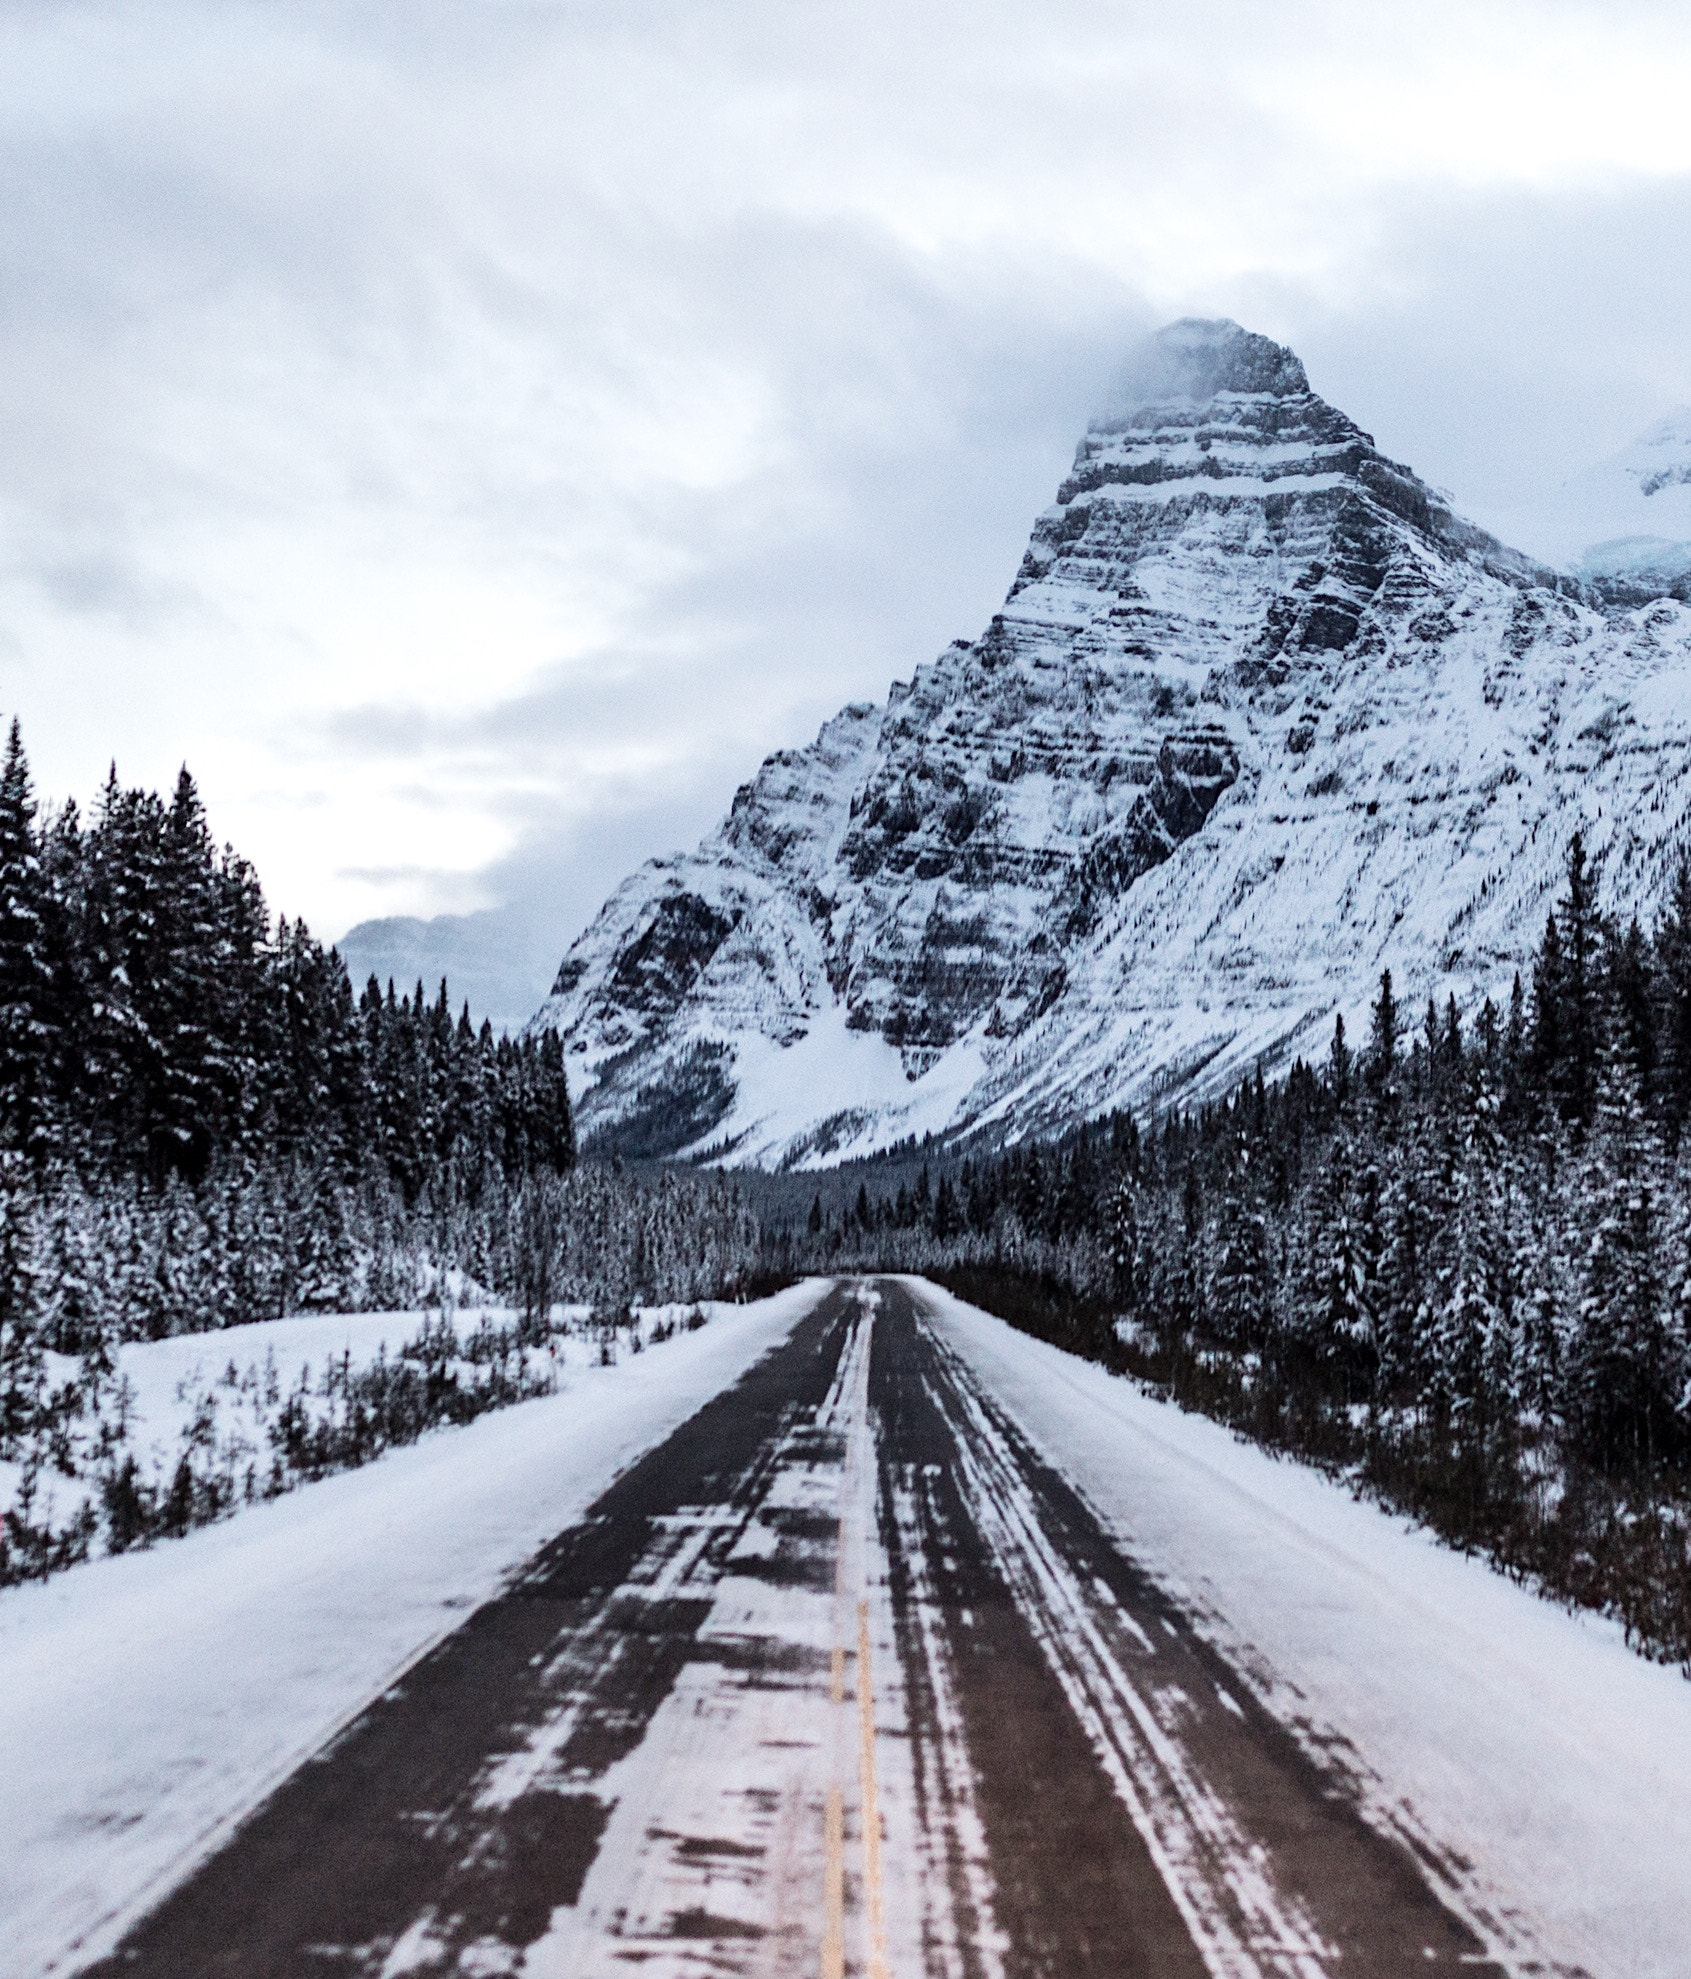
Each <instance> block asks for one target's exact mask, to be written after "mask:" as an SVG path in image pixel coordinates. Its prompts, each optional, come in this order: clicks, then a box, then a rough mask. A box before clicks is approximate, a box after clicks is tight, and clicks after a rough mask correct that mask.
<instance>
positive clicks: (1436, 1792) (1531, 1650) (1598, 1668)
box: [908, 1280, 1691, 1979]
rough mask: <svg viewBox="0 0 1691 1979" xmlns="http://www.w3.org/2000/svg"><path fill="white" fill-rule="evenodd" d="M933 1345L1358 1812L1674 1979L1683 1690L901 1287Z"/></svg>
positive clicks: (1607, 1640) (1343, 1504) (1619, 1962)
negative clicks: (932, 1320) (925, 1322)
mask: <svg viewBox="0 0 1691 1979" xmlns="http://www.w3.org/2000/svg"><path fill="white" fill-rule="evenodd" d="M908 1282H910V1283H911V1284H912V1286H913V1288H916V1289H918V1292H919V1296H920V1297H921V1298H922V1299H923V1301H924V1302H925V1303H926V1304H927V1305H928V1307H929V1308H930V1310H933V1311H935V1312H937V1313H939V1314H941V1315H943V1319H944V1332H945V1337H946V1338H947V1339H948V1340H949V1341H950V1342H951V1343H952V1344H953V1346H954V1347H955V1348H956V1349H957V1350H958V1351H959V1352H960V1353H961V1355H962V1356H963V1358H964V1359H965V1361H966V1362H967V1363H968V1365H969V1366H970V1367H971V1368H972V1369H973V1370H974V1371H975V1373H976V1375H977V1376H978V1378H979V1379H980V1380H981V1381H982V1383H983V1385H984V1386H985V1387H986V1388H987V1390H988V1391H989V1392H990V1393H991V1394H993V1395H994V1396H995V1397H996V1398H997V1399H998V1400H999V1401H1000V1402H1001V1404H1002V1405H1003V1406H1004V1407H1005V1408H1006V1409H1007V1410H1008V1411H1009V1413H1010V1414H1011V1415H1012V1417H1013V1418H1014V1419H1015V1420H1016V1421H1017V1422H1018V1424H1019V1425H1020V1427H1021V1428H1022V1429H1023V1430H1024V1432H1025V1433H1026V1434H1027V1435H1028V1436H1029V1437H1030V1438H1031V1439H1032V1440H1033V1442H1034V1443H1035V1444H1036V1445H1037V1446H1038V1447H1039V1448H1040V1449H1041V1450H1043V1451H1044V1452H1045V1454H1046V1455H1047V1456H1048V1457H1049V1458H1050V1459H1051V1460H1052V1461H1053V1462H1054V1463H1055V1464H1056V1465H1057V1466H1058V1467H1059V1469H1061V1470H1062V1471H1063V1472H1064V1473H1065V1474H1066V1475H1067V1476H1068V1477H1069V1478H1070V1479H1071V1481H1072V1482H1073V1483H1075V1484H1076V1485H1077V1486H1078V1487H1079V1488H1080V1490H1081V1491H1082V1492H1083V1493H1084V1495H1085V1496H1086V1498H1087V1499H1088V1500H1089V1501H1090V1503H1091V1504H1092V1505H1093V1507H1094V1508H1095V1509H1096V1511H1097V1512H1098V1513H1099V1515H1100V1516H1101V1517H1102V1518H1103V1519H1104V1520H1105V1521H1106V1523H1107V1524H1108V1525H1109V1526H1110V1528H1111V1529H1112V1530H1113V1532H1114V1534H1115V1535H1116V1537H1117V1539H1118V1540H1119V1542H1120V1544H1121V1546H1122V1548H1123V1550H1124V1551H1125V1552H1127V1553H1129V1554H1130V1555H1132V1556H1133V1557H1134V1559H1136V1560H1137V1561H1138V1562H1139V1564H1140V1565H1141V1566H1143V1567H1144V1568H1145V1569H1146V1571H1147V1572H1149V1573H1150V1574H1151V1575H1152V1577H1153V1578H1154V1579H1156V1580H1157V1581H1158V1582H1159V1583H1160V1584H1161V1585H1162V1586H1163V1588H1164V1589H1165V1590H1166V1591H1167V1592H1168V1593H1169V1595H1170V1596H1171V1597H1172V1598H1173V1599H1175V1600H1176V1601H1178V1602H1179V1603H1180V1605H1181V1606H1182V1607H1184V1608H1185V1609H1186V1610H1187V1611H1188V1612H1190V1613H1191V1614H1192V1615H1193V1616H1194V1617H1195V1618H1196V1619H1197V1621H1198V1623H1199V1625H1200V1626H1201V1627H1202V1628H1203V1629H1204V1630H1205V1632H1206V1633H1207V1634H1209V1635H1210V1637H1211V1639H1212V1640H1213V1641H1214V1642H1215V1643H1216V1645H1217V1647H1218V1648H1220V1649H1221V1650H1222V1651H1223V1652H1224V1653H1225V1654H1227V1655H1228V1656H1229V1657H1230V1658H1231V1659H1232V1660H1234V1661H1235V1662H1236V1664H1237V1665H1238V1666H1239V1667H1241V1668H1243V1669H1246V1670H1249V1671H1250V1672H1252V1674H1253V1677H1254V1680H1255V1681H1256V1684H1257V1687H1258V1690H1259V1694H1260V1695H1261V1697H1262V1699H1263V1702H1264V1703H1265V1704H1266V1705H1267V1706H1268V1707H1269V1708H1270V1709H1271V1710H1272V1711H1274V1712H1275V1714H1276V1715H1277V1716H1279V1717H1280V1718H1281V1719H1282V1720H1283V1721H1285V1722H1287V1723H1289V1724H1291V1725H1292V1726H1293V1727H1294V1729H1296V1730H1297V1731H1298V1732H1299V1733H1300V1736H1301V1737H1302V1738H1303V1739H1304V1741H1305V1743H1306V1744H1307V1745H1308V1746H1309V1747H1310V1748H1311V1750H1314V1751H1318V1752H1319V1755H1320V1757H1321V1759H1322V1762H1323V1763H1324V1764H1327V1765H1329V1766H1331V1765H1334V1764H1337V1765H1338V1766H1340V1767H1341V1768H1343V1769H1344V1770H1345V1771H1347V1772H1348V1773H1350V1774H1351V1776H1352V1778H1353V1779H1354V1782H1355V1784H1356V1787H1357V1789H1358V1792H1359V1795H1360V1797H1361V1799H1362V1802H1363V1804H1364V1807H1365V1808H1366V1810H1367V1811H1368V1812H1369V1813H1370V1815H1371V1816H1372V1817H1373V1818H1374V1819H1375V1820H1376V1821H1381V1822H1390V1823H1393V1824H1395V1825H1399V1826H1400V1827H1401V1828H1402V1829H1403V1830H1405V1831H1407V1832H1410V1833H1413V1834H1415V1835H1417V1836H1418V1837H1419V1838H1421V1839H1424V1840H1431V1841H1432V1842H1433V1843H1435V1844H1436V1845H1438V1846H1439V1847H1440V1849H1441V1850H1442V1851H1443V1852H1444V1853H1445V1854H1446V1856H1447V1859H1449V1858H1463V1859H1465V1862H1466V1864H1467V1865H1470V1866H1468V1867H1466V1868H1462V1867H1460V1866H1458V1865H1455V1864H1454V1863H1453V1867H1455V1868H1456V1872H1457V1873H1458V1874H1459V1876H1460V1879H1461V1881H1462V1882H1463V1883H1464V1884H1465V1885H1466V1887H1467V1888H1468V1890H1469V1891H1470V1893H1471V1894H1472V1895H1473V1896H1474V1898H1475V1900H1476V1901H1477V1902H1478V1903H1480V1904H1483V1905H1484V1906H1485V1907H1487V1908H1488V1909H1490V1910H1492V1911H1493V1913H1494V1914H1496V1913H1502V1914H1503V1915H1505V1916H1507V1915H1509V1914H1510V1913H1512V1912H1513V1913H1516V1914H1518V1915H1520V1916H1521V1917H1522V1918H1524V1919H1525V1920H1529V1921H1530V1925H1531V1927H1532V1934H1533V1936H1534V1937H1535V1938H1536V1940H1537V1942H1538V1944H1539V1945H1540V1947H1541V1948H1542V1949H1543V1950H1544V1951H1545V1952H1547V1953H1549V1954H1550V1955H1552V1956H1553V1957H1555V1958H1557V1959H1558V1960H1561V1961H1565V1962H1567V1963H1569V1964H1574V1965H1578V1966H1581V1967H1583V1968H1585V1969H1586V1970H1587V1971H1589V1972H1590V1973H1592V1974H1594V1975H1598V1979H1606V1975H1611V1974H1613V1975H1616V1979H1619V1975H1622V1974H1624V1975H1627V1979H1643V1975H1653V1976H1654V1975H1659V1979H1679V1975H1682V1974H1683V1973H1684V1972H1685V1971H1686V1969H1687V1957H1688V1945H1691V1932H1688V1927H1687V1924H1686V1918H1687V1916H1688V1915H1691V1683H1687V1682H1686V1681H1685V1680H1684V1679H1683V1678H1682V1677H1681V1676H1680V1675H1679V1674H1678V1673H1677V1672H1676V1671H1673V1670H1669V1669H1664V1668H1661V1667H1660V1666H1658V1665H1654V1664H1650V1663H1646V1662H1644V1661H1643V1660H1642V1659H1640V1658H1639V1657H1637V1656H1635V1655H1634V1654H1632V1652H1631V1651H1629V1650H1628V1649H1627V1648H1626V1646H1625V1644H1624V1642H1623V1641H1622V1639H1621V1636H1620V1632H1619V1630H1618V1629H1616V1628H1615V1627H1614V1626H1612V1625H1611V1624H1608V1623H1605V1622H1602V1621H1599V1620H1596V1619H1593V1618H1591V1617H1589V1616H1583V1615H1570V1614H1568V1613H1565V1612H1564V1611H1563V1610H1561V1609H1559V1608H1556V1607H1554V1606H1553V1605H1551V1604H1550V1603H1548V1602H1545V1601H1543V1600H1540V1599H1539V1598H1538V1597H1536V1596H1535V1595H1533V1594H1531V1593H1528V1592H1527V1591H1525V1590H1524V1589H1522V1588H1520V1587H1517V1586H1515V1585H1514V1584H1513V1583H1511V1582H1509V1581H1508V1580H1506V1579H1504V1578H1503V1577H1502V1576H1501V1575H1499V1574H1497V1573H1495V1572H1493V1571H1492V1570H1491V1569H1490V1568H1488V1567H1486V1566H1485V1565H1484V1564H1483V1563H1481V1562H1479V1561H1477V1560H1473V1559H1468V1558H1464V1557H1462V1556H1460V1555H1458V1554H1455V1553H1452V1552H1450V1551H1449V1550H1447V1549H1446V1548H1444V1547H1442V1546H1440V1545H1439V1544H1438V1543H1437V1542H1436V1541H1434V1540H1432V1539H1431V1538H1429V1537H1428V1536H1427V1535H1426V1534H1424V1533H1421V1532H1418V1531H1414V1530H1411V1529H1409V1528H1407V1527H1406V1526H1405V1524H1404V1523H1403V1521H1401V1520H1400V1519H1397V1518H1395V1517H1393V1516H1391V1515H1390V1514H1387V1513H1385V1512H1382V1511H1381V1510H1380V1509H1379V1508H1378V1507H1376V1506H1373V1505H1368V1504H1360V1503H1358V1502H1357V1501H1356V1500H1354V1499H1353V1498H1352V1497H1351V1496H1350V1495H1349V1493H1348V1492H1347V1491H1346V1490H1345V1489H1344V1488H1343V1487H1342V1486H1341V1485H1338V1484H1335V1483H1333V1482H1331V1481H1330V1480H1328V1479H1326V1478H1324V1477H1322V1476H1321V1475H1320V1474H1319V1473H1317V1472H1315V1471H1312V1470H1310V1469H1308V1468H1307V1467H1305V1466H1302V1465H1299V1464H1296V1463H1291V1462H1283V1461H1280V1460H1278V1459H1276V1458H1274V1457H1271V1456H1269V1455H1268V1454H1266V1453H1265V1452H1263V1451H1261V1450H1259V1449H1256V1448H1254V1447H1252V1446H1250V1445H1247V1444H1244V1443H1241V1442H1238V1441H1237V1440H1235V1439H1234V1438H1233V1436H1231V1435H1230V1434H1229V1433H1228V1432H1227V1431H1226V1430H1225V1429H1222V1428H1220V1427H1219V1426H1218V1425H1216V1424H1214V1423H1212V1422H1209V1421H1207V1420H1206V1419H1204V1418H1202V1417H1199V1416H1192V1415H1185V1414H1183V1413H1182V1412H1181V1411H1180V1410H1178V1409H1176V1408H1174V1407H1173V1406H1172V1405H1169V1404H1166V1403H1162V1402H1158V1401H1156V1400H1153V1399H1152V1398H1150V1397H1148V1396H1147V1395H1145V1394H1144V1393H1143V1392H1141V1391H1140V1390H1139V1389H1137V1388H1136V1387H1134V1386H1133V1384H1131V1383H1130V1382H1127V1381H1124V1380H1120V1379H1117V1378H1115V1377H1112V1376H1111V1375H1109V1374H1107V1373H1105V1372H1104V1370H1102V1369H1101V1368H1098V1367H1095V1366H1093V1365H1091V1364H1089V1363H1086V1362H1083V1361H1079V1360H1076V1359H1075V1358H1073V1357H1072V1356H1070V1355H1067V1354H1064V1353H1062V1352H1060V1351H1059V1350H1058V1349H1056V1348H1054V1347H1048V1346H1046V1345H1044V1344H1043V1343H1041V1342H1038V1341H1035V1340H1032V1339H1029V1338H1028V1337H1027V1336H1025V1335H1023V1334H1020V1333H1017V1332H1015V1331H1014V1330H1013V1329H1012V1328H1010V1327H1009V1326H1007V1325H1005V1324H1004V1323H1003V1322H1002V1321H1000V1320H997V1319H994V1318H991V1317H990V1316H988V1315H987V1314H985V1313H982V1312H979V1311H977V1310H976V1309H975V1308H973V1307H970V1306H966V1305H964V1304H963V1303H962V1302H961V1301H959V1300H956V1299H954V1298H952V1297H951V1296H950V1295H949V1294H946V1293H944V1292H941V1291H939V1290H937V1289H936V1288H934V1287H932V1286H929V1285H927V1284H926V1283H925V1282H923V1281H920V1280H912V1281H908Z"/></svg>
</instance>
